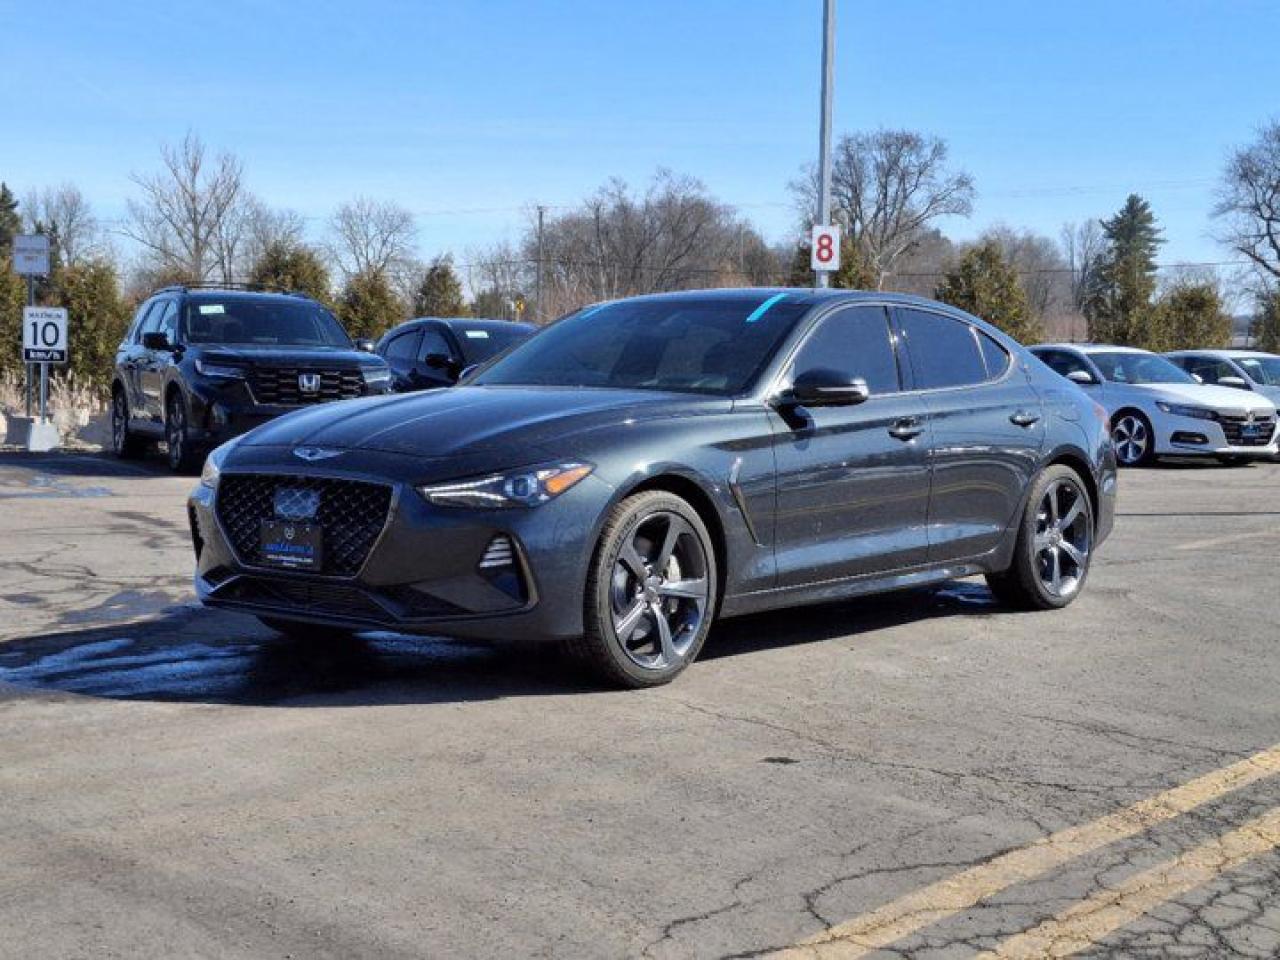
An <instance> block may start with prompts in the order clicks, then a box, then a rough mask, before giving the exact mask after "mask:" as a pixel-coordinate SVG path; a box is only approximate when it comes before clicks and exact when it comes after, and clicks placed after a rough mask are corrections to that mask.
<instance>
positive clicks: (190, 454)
mask: <svg viewBox="0 0 1280 960" xmlns="http://www.w3.org/2000/svg"><path fill="white" fill-rule="evenodd" d="M371 349H372V344H370V343H369V342H368V341H360V342H358V343H353V342H352V340H351V338H350V337H349V336H348V335H347V332H346V330H344V329H343V328H342V324H340V323H339V322H338V321H337V319H336V318H335V317H334V316H333V314H332V313H330V312H329V311H328V310H326V309H325V308H324V307H323V306H321V305H320V304H319V303H317V302H316V301H314V300H312V299H310V298H309V297H305V296H302V295H300V294H292V293H263V292H258V291H246V290H232V289H223V288H221V287H219V288H216V289H201V288H196V287H181V286H178V287H165V288H164V289H162V290H158V291H156V292H155V293H154V294H152V295H151V296H150V297H148V298H147V300H146V301H145V302H144V303H143V304H142V306H141V307H139V308H138V312H137V314H136V315H135V316H134V318H133V323H132V324H130V326H129V332H128V333H127V334H126V335H125V338H124V340H123V341H122V342H121V344H120V346H119V348H118V349H117V351H116V364H115V374H114V376H113V378H112V384H111V442H112V447H113V449H114V450H115V453H116V455H117V456H120V457H125V458H131V457H137V456H140V455H142V454H143V453H144V452H145V450H146V448H147V447H148V446H150V445H151V444H152V443H153V442H155V441H160V440H162V441H164V443H165V445H166V446H167V448H168V454H169V466H170V468H171V469H172V470H174V471H175V472H179V473H183V472H187V471H191V470H194V469H195V468H197V467H199V465H200V463H201V462H202V460H203V458H204V453H205V452H206V450H207V449H208V448H210V447H213V446H216V445H217V444H219V443H221V442H223V441H224V440H228V439H230V438H232V437H235V436H237V435H239V434H241V433H244V432H245V431H246V430H249V429H251V428H253V427H256V426H258V425H259V424H261V423H265V422H266V421H268V420H270V419H272V418H273V417H278V416H280V415H281V414H283V413H288V412H289V411H291V410H296V409H298V408H299V407H302V406H305V405H308V404H316V403H323V402H326V401H329V400H346V399H349V398H354V397H364V396H369V395H371V394H380V393H389V392H390V390H391V371H390V369H389V368H388V367H387V364H386V362H385V361H384V360H382V358H380V357H377V356H373V355H371V354H370V352H369V351H370V350H371Z"/></svg>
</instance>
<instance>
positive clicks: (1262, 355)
mask: <svg viewBox="0 0 1280 960" xmlns="http://www.w3.org/2000/svg"><path fill="white" fill-rule="evenodd" d="M1188 354H1194V355H1196V356H1203V357H1227V358H1228V359H1236V360H1239V359H1245V358H1247V357H1257V358H1259V359H1266V358H1268V357H1275V356H1276V355H1275V354H1274V353H1267V352H1266V351H1265V350H1239V349H1235V348H1232V349H1226V348H1222V347H1213V348H1209V349H1205V350H1171V351H1170V355H1173V356H1186V355H1188Z"/></svg>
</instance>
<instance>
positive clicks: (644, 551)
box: [567, 491, 717, 687]
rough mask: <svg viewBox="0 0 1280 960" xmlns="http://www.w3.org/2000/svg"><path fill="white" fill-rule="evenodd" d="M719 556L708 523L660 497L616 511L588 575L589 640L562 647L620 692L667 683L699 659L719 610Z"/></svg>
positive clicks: (626, 503) (669, 497) (652, 494)
mask: <svg viewBox="0 0 1280 960" xmlns="http://www.w3.org/2000/svg"><path fill="white" fill-rule="evenodd" d="M716 583H717V581H716V557H715V550H714V548H713V547H712V544H711V537H710V535H709V534H708V533H707V528H706V525H705V524H704V523H703V522H702V518H701V517H699V516H698V514H697V511H695V510H694V509H693V508H692V507H691V506H689V504H688V503H687V502H685V501H684V500H682V499H681V498H679V497H677V496H675V495H673V494H670V493H665V492H663V491H649V492H646V493H640V494H636V495H635V496H632V497H628V498H627V499H626V500H623V501H622V502H621V503H620V504H618V505H617V506H616V507H614V509H613V511H612V512H611V513H610V515H609V519H608V520H607V521H606V523H605V526H604V530H603V531H602V533H601V534H600V541H599V543H598V544H597V545H596V551H595V556H594V557H593V558H592V561H591V567H590V569H589V571H588V574H587V588H586V596H585V604H586V610H585V626H586V634H585V635H584V636H582V637H579V638H577V639H575V640H573V641H571V642H569V644H568V645H567V647H568V650H569V652H570V653H571V654H572V655H573V656H575V657H576V658H577V659H579V660H581V661H583V662H584V663H586V664H587V665H588V666H589V667H590V668H591V669H592V670H593V671H594V672H595V673H596V674H597V675H599V676H600V677H602V678H603V679H605V680H607V681H608V682H610V683H614V684H618V685H620V686H624V687H652V686H657V685H659V684H663V683H669V682H670V681H671V680H673V679H674V678H675V677H676V676H677V675H678V674H679V673H680V672H681V671H683V670H684V669H685V668H686V667H687V666H688V665H689V664H690V663H692V662H693V661H694V659H695V658H696V657H697V655H698V653H699V651H700V650H701V649H702V645H703V643H704V642H705V641H706V638H707V632H708V631H709V630H710V628H711V620H712V617H713V615H714V612H715V608H716V589H717V588H716Z"/></svg>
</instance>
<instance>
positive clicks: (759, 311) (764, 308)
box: [745, 293, 786, 323]
mask: <svg viewBox="0 0 1280 960" xmlns="http://www.w3.org/2000/svg"><path fill="white" fill-rule="evenodd" d="M784 297H786V294H785V293H775V294H774V295H773V296H772V297H770V298H769V299H768V300H766V301H765V302H764V303H762V304H760V306H758V307H756V308H755V309H754V310H752V311H751V314H750V315H749V316H748V317H747V319H746V321H745V322H746V323H755V322H756V321H757V320H759V319H760V318H761V317H763V316H764V315H765V314H766V313H768V312H769V308H770V307H772V306H773V305H774V304H775V303H777V302H778V301H779V300H781V299H783V298H784Z"/></svg>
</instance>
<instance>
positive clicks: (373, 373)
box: [360, 367, 391, 387]
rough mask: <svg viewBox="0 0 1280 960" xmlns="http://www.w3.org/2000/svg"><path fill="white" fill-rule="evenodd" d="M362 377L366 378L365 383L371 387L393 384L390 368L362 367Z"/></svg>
mask: <svg viewBox="0 0 1280 960" xmlns="http://www.w3.org/2000/svg"><path fill="white" fill-rule="evenodd" d="M360 375H361V376H362V377H364V382H365V383H367V384H368V385H369V386H371V387H376V386H379V385H380V384H387V383H390V382H391V368H390V367H361V368H360Z"/></svg>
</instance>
